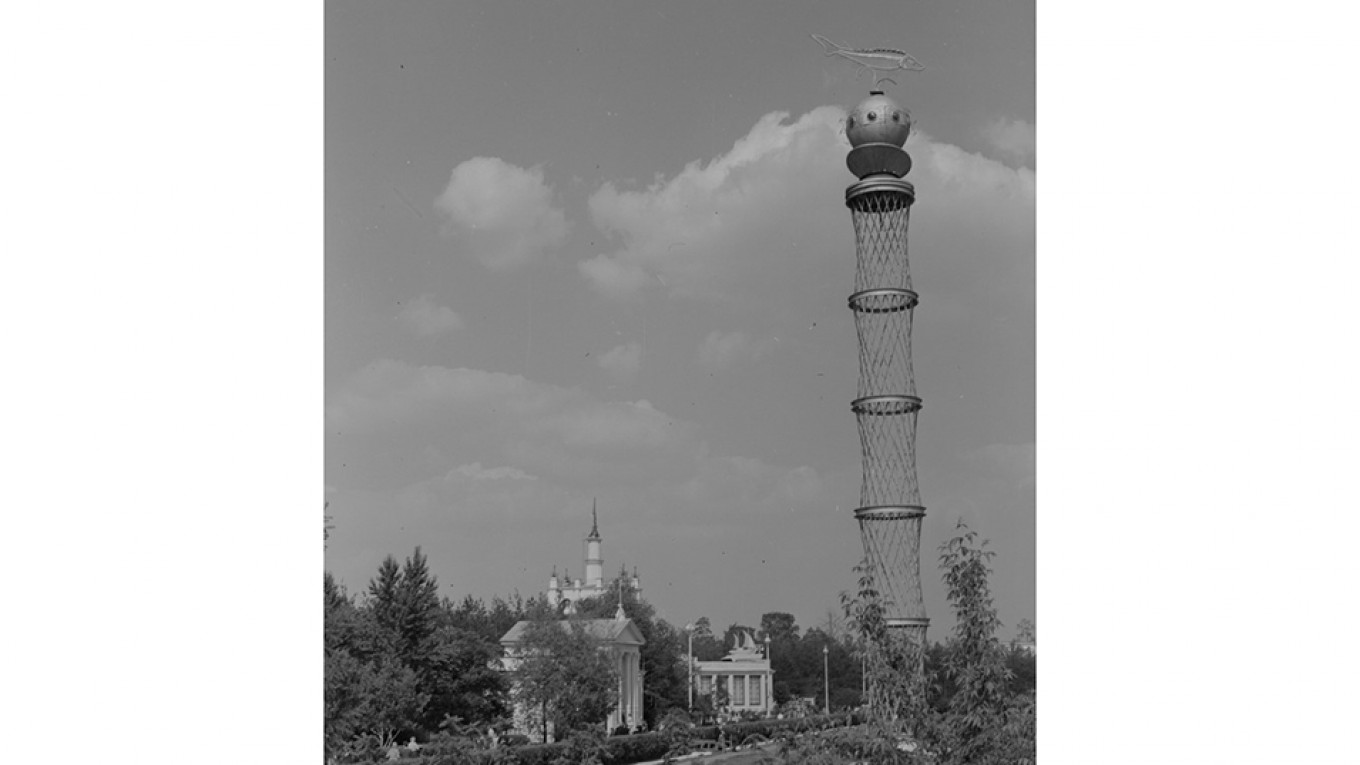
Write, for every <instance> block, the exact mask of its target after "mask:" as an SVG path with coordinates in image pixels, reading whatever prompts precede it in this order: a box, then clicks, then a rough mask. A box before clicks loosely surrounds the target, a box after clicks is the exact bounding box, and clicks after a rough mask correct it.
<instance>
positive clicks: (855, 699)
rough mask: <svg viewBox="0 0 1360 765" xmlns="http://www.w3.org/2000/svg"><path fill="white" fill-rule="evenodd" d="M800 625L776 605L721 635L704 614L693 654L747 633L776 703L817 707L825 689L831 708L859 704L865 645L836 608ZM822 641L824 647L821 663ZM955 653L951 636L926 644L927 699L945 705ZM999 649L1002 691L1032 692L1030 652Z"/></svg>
mask: <svg viewBox="0 0 1360 765" xmlns="http://www.w3.org/2000/svg"><path fill="white" fill-rule="evenodd" d="M800 631H801V628H800V627H799V626H798V623H797V621H796V620H795V618H794V616H793V615H792V614H788V613H784V612H780V611H775V612H770V613H766V614H764V615H763V616H761V618H760V626H759V627H758V628H752V627H750V626H747V625H744V624H733V625H730V626H729V627H727V629H726V630H724V632H723V634H722V635H721V636H718V635H716V634H715V633H714V632H713V629H712V626H711V622H710V621H709V619H708V617H702V618H700V619H698V620H697V621H696V622H695V623H694V657H695V659H697V660H699V661H717V660H719V659H721V658H723V657H724V656H726V655H727V653H728V651H731V650H732V649H733V648H734V647H735V646H736V645H737V644H738V642H739V640H740V634H741V633H743V632H746V633H751V634H754V635H755V640H756V642H757V643H759V644H760V645H761V646H764V647H766V649H767V650H768V652H769V653H768V656H770V665H771V668H772V669H773V670H774V685H773V686H772V691H773V694H774V701H775V703H776V704H778V705H780V706H787V705H790V703H791V702H796V700H798V699H813V706H815V707H816V708H817V709H819V710H820V709H821V708H822V707H823V705H824V704H825V702H826V697H827V696H828V695H829V696H830V701H831V711H833V712H836V711H841V710H846V709H853V708H856V707H858V706H860V705H861V704H863V703H864V702H865V699H864V697H863V688H864V684H863V683H864V680H863V671H864V663H863V661H862V659H863V656H864V651H863V650H862V648H861V645H860V641H859V640H858V639H857V638H856V636H855V633H854V631H853V630H851V629H850V628H849V627H847V626H846V625H845V623H844V622H843V621H842V620H841V619H839V618H837V617H836V615H835V614H834V613H832V614H828V615H827V619H826V621H825V622H823V623H822V624H819V625H818V626H816V627H812V628H809V629H808V630H807V631H806V632H803V633H802V634H801V635H800V634H799V633H800ZM767 640H768V643H767V642H766V641H767ZM823 647H825V648H826V656H825V667H824V666H823V655H822V648H823ZM956 653H957V646H956V645H955V644H954V643H953V642H952V641H944V642H934V643H931V644H930V645H929V646H928V647H927V648H926V650H925V657H924V663H925V675H926V676H927V677H933V678H936V682H935V686H936V687H934V688H933V690H932V693H931V694H930V701H931V704H932V705H933V706H935V707H936V708H938V709H944V708H947V707H948V705H949V703H950V700H951V699H952V698H953V695H954V693H955V691H956V690H957V684H956V683H955V682H954V681H953V680H952V676H951V675H950V674H949V673H947V672H946V671H945V668H946V667H947V666H949V665H950V662H951V661H953V659H954V657H955V654H956ZM1003 653H1004V662H1005V666H1006V668H1007V669H1008V670H1009V675H1008V676H1007V679H1006V692H1007V693H1008V694H1010V695H1019V694H1025V693H1033V692H1034V689H1035V658H1034V655H1033V654H1032V653H1029V652H1027V651H1025V650H1022V649H1020V648H1018V647H1007V648H1004V649H1003ZM824 672H825V678H824V677H823V674H824ZM824 683H825V684H824ZM828 686H829V691H830V693H829V694H828V693H827V690H828Z"/></svg>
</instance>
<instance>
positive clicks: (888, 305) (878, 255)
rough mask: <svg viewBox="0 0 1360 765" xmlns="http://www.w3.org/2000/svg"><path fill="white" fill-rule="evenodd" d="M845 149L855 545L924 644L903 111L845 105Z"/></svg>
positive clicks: (903, 630)
mask: <svg viewBox="0 0 1360 765" xmlns="http://www.w3.org/2000/svg"><path fill="white" fill-rule="evenodd" d="M846 124H847V130H846V133H847V135H848V136H849V138H850V141H851V143H852V144H853V145H854V148H853V149H852V150H851V151H850V155H849V156H848V157H847V158H846V164H847V165H848V166H849V167H850V170H851V171H852V172H854V173H855V174H856V175H857V176H859V178H860V180H859V181H858V182H856V183H853V184H851V185H850V187H849V188H847V189H846V190H845V204H846V206H847V207H849V208H850V213H851V217H852V219H853V222H854V229H855V291H854V293H853V294H851V295H850V299H849V304H850V310H851V311H853V312H854V315H855V332H856V334H857V335H858V339H859V384H858V389H857V392H856V397H855V400H854V401H853V402H852V404H851V409H852V410H853V411H854V413H855V420H856V422H857V424H858V426H859V439H860V454H861V460H862V462H861V465H862V469H863V477H862V481H861V484H860V501H859V507H858V508H856V509H855V518H856V519H857V520H858V522H859V529H860V539H861V541H862V543H863V545H864V554H865V557H866V558H867V559H868V562H869V565H870V566H871V567H872V570H873V573H874V579H875V580H876V582H877V585H878V589H879V591H880V593H881V595H882V597H883V598H884V600H885V602H884V606H885V607H886V615H887V617H888V625H889V627H890V628H892V632H893V633H894V635H895V637H894V642H897V641H899V640H902V639H906V640H909V641H911V642H913V643H915V644H916V645H918V646H922V645H924V644H925V637H926V628H927V627H928V626H929V624H930V620H929V619H927V618H926V613H925V604H924V602H923V600H922V597H921V554H920V550H921V523H922V519H923V518H924V517H925V507H924V506H923V505H922V504H921V491H920V487H919V485H918V484H917V480H916V417H917V414H918V412H920V410H921V399H920V397H918V396H917V395H916V379H915V375H914V374H913V371H912V363H911V325H912V317H913V315H914V313H915V309H916V304H917V302H918V299H919V298H918V296H917V294H916V292H915V291H914V290H913V289H912V284H911V268H910V261H909V259H908V257H907V226H908V223H909V221H910V217H911V205H912V203H913V202H914V201H916V190H915V188H914V187H913V186H912V184H911V183H910V182H908V181H905V180H902V176H903V175H906V174H907V172H909V171H910V169H911V157H910V156H908V155H907V153H906V152H905V151H903V150H902V148H901V145H902V144H903V143H905V141H906V138H907V135H908V133H909V132H910V126H911V119H910V116H909V115H908V114H907V113H906V110H904V109H901V108H900V107H898V106H897V105H896V104H895V103H893V102H892V101H891V100H890V99H887V98H884V97H883V95H882V93H881V92H877V91H875V92H874V93H873V94H872V95H871V96H870V98H869V99H866V100H865V101H864V102H863V103H861V104H860V105H859V106H858V107H856V108H855V110H853V111H852V112H851V114H850V116H849V118H848V119H847V123H846Z"/></svg>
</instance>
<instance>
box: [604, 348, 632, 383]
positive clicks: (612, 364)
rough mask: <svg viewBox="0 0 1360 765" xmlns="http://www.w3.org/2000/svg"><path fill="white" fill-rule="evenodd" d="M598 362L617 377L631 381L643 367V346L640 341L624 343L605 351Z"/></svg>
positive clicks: (622, 380)
mask: <svg viewBox="0 0 1360 765" xmlns="http://www.w3.org/2000/svg"><path fill="white" fill-rule="evenodd" d="M598 363H599V365H600V368H602V369H604V370H605V371H606V372H608V373H609V374H610V375H612V376H613V377H614V378H615V379H617V380H619V381H621V382H631V381H632V379H633V378H634V377H636V376H637V373H638V370H639V369H641V368H642V346H641V345H640V344H639V343H636V342H632V343H624V344H623V345H620V346H617V347H615V348H612V349H610V350H609V351H607V352H605V354H604V355H603V356H600V358H599V360H598Z"/></svg>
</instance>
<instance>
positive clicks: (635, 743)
mask: <svg viewBox="0 0 1360 765" xmlns="http://www.w3.org/2000/svg"><path fill="white" fill-rule="evenodd" d="M605 749H606V750H607V752H608V754H606V755H605V757H604V763H605V765H630V764H631V763H634V762H646V761H648V760H659V759H661V758H663V757H665V756H666V752H667V751H668V750H669V749H670V742H669V740H668V739H667V737H666V736H664V735H662V734H660V733H639V734H637V735H636V736H620V737H618V738H611V739H609V741H608V742H606V743H605Z"/></svg>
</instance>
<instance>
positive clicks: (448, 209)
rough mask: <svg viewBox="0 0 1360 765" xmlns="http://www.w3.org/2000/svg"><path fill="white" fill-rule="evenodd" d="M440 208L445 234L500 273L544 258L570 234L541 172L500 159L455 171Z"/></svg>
mask: <svg viewBox="0 0 1360 765" xmlns="http://www.w3.org/2000/svg"><path fill="white" fill-rule="evenodd" d="M435 207H436V208H437V209H439V210H440V211H441V212H443V213H444V214H445V215H446V216H447V220H446V222H445V224H444V227H443V234H444V235H445V236H447V237H449V238H451V239H454V240H455V241H457V242H458V243H459V244H460V245H461V252H462V253H465V254H467V255H469V256H471V257H473V258H475V259H476V260H478V261H480V262H481V263H482V264H483V265H485V266H486V267H487V268H491V269H495V270H506V269H510V268H514V267H516V266H522V265H524V264H525V263H528V262H530V261H532V260H534V259H535V258H538V257H541V256H542V255H543V254H544V253H545V252H547V251H548V250H550V249H552V248H554V247H557V246H559V245H561V244H562V243H563V242H564V241H566V238H567V233H568V231H569V230H570V227H569V225H568V223H567V218H566V215H565V213H563V212H562V210H561V209H559V208H558V207H556V206H554V205H553V193H552V189H551V188H549V187H548V185H547V184H546V183H545V182H544V180H543V171H542V170H541V169H539V168H530V169H528V170H525V169H523V168H519V167H516V166H514V165H511V164H509V163H507V162H504V161H502V160H500V159H497V158H495V157H475V158H473V159H469V160H468V161H466V162H464V163H462V164H460V165H458V166H457V167H455V168H454V169H453V175H452V177H450V179H449V185H448V187H447V188H446V189H444V193H443V194H441V195H440V196H439V198H438V199H436V200H435Z"/></svg>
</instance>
